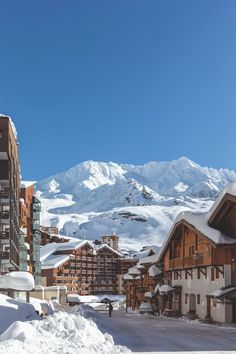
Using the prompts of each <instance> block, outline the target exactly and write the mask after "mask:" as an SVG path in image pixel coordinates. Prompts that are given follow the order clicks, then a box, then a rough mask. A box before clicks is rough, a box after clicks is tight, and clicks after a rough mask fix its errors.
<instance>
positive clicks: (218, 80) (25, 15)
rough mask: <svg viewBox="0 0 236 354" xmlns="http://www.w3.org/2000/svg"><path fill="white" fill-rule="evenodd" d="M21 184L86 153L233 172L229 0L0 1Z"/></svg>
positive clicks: (3, 100) (8, 107) (234, 20)
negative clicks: (181, 160) (187, 162)
mask: <svg viewBox="0 0 236 354" xmlns="http://www.w3.org/2000/svg"><path fill="white" fill-rule="evenodd" d="M0 11H1V21H0V45H1V55H0V112H2V113H6V114H9V115H11V116H12V118H13V120H14V122H15V124H16V127H17V130H18V133H19V141H20V145H19V147H20V158H21V169H22V175H23V178H24V179H33V180H38V179H42V178H44V177H47V176H49V175H52V174H54V173H56V172H59V171H63V170H66V169H68V168H69V167H72V166H73V165H75V164H77V163H80V162H82V161H85V160H98V161H114V162H123V163H133V164H143V163H145V162H147V161H150V160H156V161H164V160H171V159H175V158H178V157H180V156H188V157H189V158H191V159H193V160H194V161H196V162H198V163H200V164H202V165H205V166H212V167H217V168H218V167H227V168H230V169H235V170H236V159H235V150H236V149H235V148H236V139H235V132H236V65H235V63H236V2H235V1H234V0H232V1H230V0H225V1H222V0H221V1H218V0H212V1H209V0H198V1H189V0H185V1H181V0H178V1H176V0H171V1H170V0H162V1H160V0H159V1H158V0H148V1H144V0H142V1H139V0H127V1H125V0H116V1H115V0H114V1H113V0H106V1H103V0H99V1H97V0H94V1H92V0H91V1H90V0H88V1H79V0H70V1H66V0H64V1H61V0H50V1H48V0H41V1H32V0H30V1H26V0H21V1H17V0H15V1H14V0H12V1H7V0H6V1H4V0H0Z"/></svg>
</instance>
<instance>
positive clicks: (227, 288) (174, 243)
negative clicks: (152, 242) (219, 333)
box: [159, 183, 236, 323]
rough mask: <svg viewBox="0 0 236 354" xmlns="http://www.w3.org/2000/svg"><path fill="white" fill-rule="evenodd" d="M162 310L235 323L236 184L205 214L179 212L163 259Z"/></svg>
mask: <svg viewBox="0 0 236 354" xmlns="http://www.w3.org/2000/svg"><path fill="white" fill-rule="evenodd" d="M159 262H161V263H162V264H163V270H164V279H163V282H164V283H165V284H166V286H168V288H167V290H166V292H165V293H163V294H162V297H161V298H162V302H161V307H162V308H161V310H162V312H164V313H166V314H169V315H176V314H178V313H179V314H183V315H188V316H190V317H191V318H200V319H207V320H211V321H216V322H223V323H236V183H232V184H229V185H228V186H226V188H225V189H224V190H223V191H222V193H221V194H220V195H219V197H218V199H217V200H216V201H215V203H214V204H213V206H212V208H211V209H210V211H209V212H207V213H192V212H185V213H181V214H180V215H179V216H178V217H177V219H176V220H175V223H174V225H173V227H172V229H171V231H170V234H169V237H168V239H167V241H166V243H165V244H164V246H163V249H162V252H161V254H160V257H159Z"/></svg>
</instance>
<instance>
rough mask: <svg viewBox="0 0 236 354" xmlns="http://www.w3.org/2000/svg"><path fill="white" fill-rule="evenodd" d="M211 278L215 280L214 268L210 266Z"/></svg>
mask: <svg viewBox="0 0 236 354" xmlns="http://www.w3.org/2000/svg"><path fill="white" fill-rule="evenodd" d="M211 280H212V281H214V280H215V269H214V268H211Z"/></svg>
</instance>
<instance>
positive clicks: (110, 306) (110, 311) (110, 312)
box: [108, 302, 113, 317]
mask: <svg viewBox="0 0 236 354" xmlns="http://www.w3.org/2000/svg"><path fill="white" fill-rule="evenodd" d="M108 311H109V317H111V314H112V311H113V306H112V304H111V303H110V302H109V304H108Z"/></svg>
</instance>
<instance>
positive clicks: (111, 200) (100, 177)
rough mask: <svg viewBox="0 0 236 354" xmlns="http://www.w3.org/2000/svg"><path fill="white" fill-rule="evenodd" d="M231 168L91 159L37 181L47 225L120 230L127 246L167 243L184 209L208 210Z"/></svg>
mask: <svg viewBox="0 0 236 354" xmlns="http://www.w3.org/2000/svg"><path fill="white" fill-rule="evenodd" d="M232 181H236V173H235V172H234V171H230V170H228V169H219V170H216V169H213V168H207V167H201V166H200V165H198V164H196V163H194V162H193V161H191V160H189V159H188V158H186V157H182V158H180V159H178V160H174V161H170V162H148V163H147V164H145V165H142V166H134V165H127V164H126V165H125V164H123V165H122V164H121V165H119V164H116V163H112V162H109V163H105V162H94V161H86V162H83V163H81V164H79V165H76V166H74V167H72V168H71V169H69V170H68V171H65V172H62V173H59V174H56V175H54V176H51V177H49V178H47V179H44V180H42V181H39V182H38V183H37V184H36V189H37V194H38V196H39V197H40V199H41V201H42V210H43V213H42V224H44V225H53V226H58V227H59V228H60V230H61V233H62V234H63V233H64V234H67V235H71V236H76V237H79V238H83V237H86V238H88V239H96V238H99V237H100V236H101V235H102V234H108V233H111V232H112V229H116V232H117V233H118V234H119V235H120V236H121V244H122V246H126V247H127V246H130V247H133V248H136V249H137V248H139V247H140V246H141V245H146V244H158V245H161V244H162V242H163V240H164V239H165V237H166V235H167V233H168V230H169V228H170V227H171V223H172V222H173V220H174V218H175V217H176V216H177V214H178V213H179V212H182V211H185V210H189V209H195V210H199V209H200V210H202V211H205V210H206V209H208V208H209V207H210V206H211V204H212V202H213V200H214V199H215V198H216V196H217V195H218V194H219V192H220V190H221V189H223V187H224V186H225V185H226V184H227V183H229V182H232Z"/></svg>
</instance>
